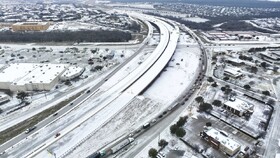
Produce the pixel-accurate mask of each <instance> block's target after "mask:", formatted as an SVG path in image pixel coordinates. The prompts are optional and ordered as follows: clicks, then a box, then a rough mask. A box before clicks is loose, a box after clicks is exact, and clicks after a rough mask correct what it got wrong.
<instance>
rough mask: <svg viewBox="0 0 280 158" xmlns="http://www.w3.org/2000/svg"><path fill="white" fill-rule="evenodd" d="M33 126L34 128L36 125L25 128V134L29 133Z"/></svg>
mask: <svg viewBox="0 0 280 158" xmlns="http://www.w3.org/2000/svg"><path fill="white" fill-rule="evenodd" d="M35 128H36V126H33V127H30V128H27V129H26V130H25V134H28V133H30V132H31V131H33V130H34V129H35Z"/></svg>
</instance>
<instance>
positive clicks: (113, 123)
mask: <svg viewBox="0 0 280 158" xmlns="http://www.w3.org/2000/svg"><path fill="white" fill-rule="evenodd" d="M181 39H184V38H181ZM186 39H187V38H186ZM180 41H182V43H181V44H184V45H181V46H180V48H178V49H177V50H176V52H175V55H174V56H173V59H174V61H172V62H170V63H169V66H168V67H167V68H166V71H164V72H163V73H162V74H161V75H160V77H159V78H158V79H157V80H156V81H155V82H154V83H153V84H152V85H151V87H149V89H148V90H147V91H146V92H144V94H143V96H141V97H138V98H137V99H135V100H134V101H132V102H131V103H130V104H129V105H128V106H126V108H125V109H123V110H121V112H120V113H119V114H118V115H117V116H116V117H114V118H113V119H111V120H110V121H109V122H107V123H106V124H105V125H104V126H103V127H102V128H100V129H99V130H98V131H95V132H94V133H93V134H92V135H91V136H90V137H89V138H88V139H87V141H85V142H84V143H82V144H81V145H80V146H78V147H77V148H76V149H75V150H74V151H73V152H72V153H70V155H69V156H68V157H73V158H74V157H84V156H88V155H89V154H91V153H92V152H93V151H97V150H99V149H100V148H101V147H103V146H105V145H107V144H108V143H110V142H111V141H114V140H115V139H117V138H119V137H121V136H123V135H127V134H129V133H130V132H131V131H133V130H135V129H137V128H138V127H140V126H142V125H143V124H144V123H145V122H148V121H150V120H151V119H153V118H154V117H156V116H157V114H158V113H159V112H161V111H163V110H165V109H166V108H167V107H168V106H169V103H171V102H172V101H174V100H175V99H176V98H177V97H178V96H179V95H180V94H181V93H182V92H183V91H184V90H185V89H186V88H187V87H188V86H189V84H190V83H191V81H193V79H194V78H193V77H194V74H195V72H197V69H198V63H199V55H200V50H199V48H198V47H197V45H194V46H192V47H187V45H189V44H193V43H186V42H184V41H183V40H180ZM187 41H190V39H187ZM181 59H183V61H181ZM176 62H179V63H181V64H182V66H180V65H176ZM174 76H175V77H176V76H178V79H177V78H176V80H174ZM178 80H179V81H178ZM172 81H173V82H172ZM171 87H172V89H173V90H172V92H170V89H171ZM159 92H160V93H159ZM170 94H172V95H171V96H169V95H170ZM166 96H168V97H167V98H166ZM161 98H165V99H164V100H163V99H161ZM105 131H110V133H114V134H113V135H108V134H106V132H105ZM124 133H125V134H124ZM97 142H98V143H97Z"/></svg>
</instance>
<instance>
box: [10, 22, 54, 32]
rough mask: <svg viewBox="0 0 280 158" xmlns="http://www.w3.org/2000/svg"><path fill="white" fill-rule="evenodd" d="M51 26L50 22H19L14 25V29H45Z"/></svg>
mask: <svg viewBox="0 0 280 158" xmlns="http://www.w3.org/2000/svg"><path fill="white" fill-rule="evenodd" d="M49 27H50V23H48V22H19V23H15V24H13V25H12V29H13V31H45V30H47V29H48V28H49Z"/></svg>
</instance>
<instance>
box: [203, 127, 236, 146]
mask: <svg viewBox="0 0 280 158" xmlns="http://www.w3.org/2000/svg"><path fill="white" fill-rule="evenodd" d="M205 133H206V134H207V135H208V136H210V137H212V138H214V139H215V140H217V141H218V142H220V143H221V144H223V145H224V146H225V147H227V148H228V149H230V150H232V151H234V150H236V149H238V148H240V144H239V143H238V142H236V141H235V140H233V139H231V138H229V137H227V136H225V135H224V134H222V133H221V132H220V131H218V130H216V129H214V128H211V129H209V130H208V131H206V132H205Z"/></svg>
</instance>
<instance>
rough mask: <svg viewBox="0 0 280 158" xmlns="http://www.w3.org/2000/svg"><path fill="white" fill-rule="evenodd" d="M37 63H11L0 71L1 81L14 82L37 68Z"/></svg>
mask: <svg viewBox="0 0 280 158" xmlns="http://www.w3.org/2000/svg"><path fill="white" fill-rule="evenodd" d="M36 66H37V65H35V64H30V63H20V64H19V63H17V64H11V65H9V66H8V67H7V68H6V69H4V70H3V71H2V72H0V82H14V81H16V80H19V79H20V78H22V77H24V76H25V75H26V74H28V73H30V72H31V71H32V70H34V69H35V68H36Z"/></svg>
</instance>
